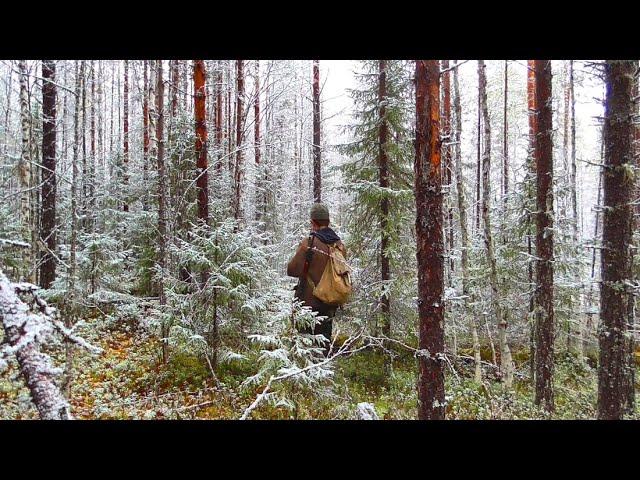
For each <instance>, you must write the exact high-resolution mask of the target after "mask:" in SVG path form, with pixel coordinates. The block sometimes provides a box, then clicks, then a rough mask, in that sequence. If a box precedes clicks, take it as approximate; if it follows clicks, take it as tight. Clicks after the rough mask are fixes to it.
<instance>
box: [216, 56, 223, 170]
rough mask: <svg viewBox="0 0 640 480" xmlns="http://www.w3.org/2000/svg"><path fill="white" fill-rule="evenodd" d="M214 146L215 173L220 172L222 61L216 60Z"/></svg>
mask: <svg viewBox="0 0 640 480" xmlns="http://www.w3.org/2000/svg"><path fill="white" fill-rule="evenodd" d="M216 148H217V151H218V158H217V163H216V175H217V176H218V177H219V175H220V174H221V173H222V163H223V162H222V155H223V152H222V63H221V62H218V69H217V71H216Z"/></svg>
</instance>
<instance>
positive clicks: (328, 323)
mask: <svg viewBox="0 0 640 480" xmlns="http://www.w3.org/2000/svg"><path fill="white" fill-rule="evenodd" d="M310 216H311V229H312V232H311V234H310V236H309V237H307V238H305V239H304V240H302V241H301V242H300V244H299V246H298V249H297V251H296V253H295V255H294V256H293V258H292V259H291V261H290V262H289V264H288V265H287V275H289V276H290V277H298V278H299V283H298V287H297V288H296V298H298V299H299V300H302V301H303V302H304V304H305V305H307V306H309V307H310V308H311V309H312V310H313V311H316V312H318V314H319V315H322V316H326V317H327V319H326V320H324V321H323V322H322V323H321V324H319V325H317V326H316V328H315V329H314V330H313V332H312V331H311V329H306V330H305V329H302V331H303V333H313V334H314V335H318V334H322V335H324V336H325V337H326V338H327V339H328V340H329V341H331V330H332V318H333V316H334V315H335V311H336V307H335V306H331V305H327V304H326V303H324V302H322V301H321V300H319V299H318V298H316V297H315V296H314V295H313V288H314V285H318V283H319V282H320V279H321V278H322V274H323V272H324V270H325V268H326V266H327V262H328V261H329V246H328V245H333V246H335V247H336V248H338V249H339V250H340V252H341V253H342V255H343V256H344V257H345V259H346V257H347V252H346V247H345V245H344V243H343V242H342V240H340V237H338V235H337V234H336V233H335V232H334V231H333V230H332V229H331V228H329V211H328V209H327V207H326V206H324V205H323V204H321V203H316V204H314V205H313V207H312V208H311V215H310ZM309 242H311V252H312V254H311V260H310V262H309V265H308V271H307V274H306V275H305V273H304V269H305V260H306V258H307V252H308V251H309ZM307 276H308V277H309V278H310V279H311V281H312V282H313V285H312V284H310V282H309V281H308V278H307Z"/></svg>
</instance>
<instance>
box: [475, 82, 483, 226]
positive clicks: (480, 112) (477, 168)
mask: <svg viewBox="0 0 640 480" xmlns="http://www.w3.org/2000/svg"><path fill="white" fill-rule="evenodd" d="M479 92H480V86H479V85H478V137H477V138H478V152H477V158H476V202H475V207H476V208H475V210H476V222H475V225H476V230H475V231H476V232H477V231H479V230H480V181H481V177H480V175H481V173H480V166H481V159H482V157H481V153H480V151H481V149H482V136H481V126H482V117H481V114H482V109H481V108H480V101H481V100H480V93H479Z"/></svg>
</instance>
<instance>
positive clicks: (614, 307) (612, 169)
mask: <svg viewBox="0 0 640 480" xmlns="http://www.w3.org/2000/svg"><path fill="white" fill-rule="evenodd" d="M635 70H636V63H635V62H634V61H620V60H607V61H606V63H605V82H606V97H605V123H604V140H605V172H604V205H603V212H604V215H603V222H602V252H601V270H602V282H601V284H600V321H601V329H600V335H599V345H600V361H599V364H598V419H601V420H616V419H620V418H622V416H623V410H624V404H625V395H626V392H625V382H626V381H627V379H628V372H627V369H628V367H629V362H628V350H627V343H628V342H627V340H626V338H625V336H626V334H627V331H626V330H627V318H628V317H627V313H628V302H629V299H628V296H629V295H630V294H631V292H630V291H629V284H630V283H631V282H632V280H633V277H632V271H631V252H630V249H631V241H632V235H633V228H634V219H633V207H632V205H631V202H632V200H633V192H634V173H633V172H632V170H631V167H632V165H633V159H634V152H633V148H632V143H631V142H632V138H633V134H634V127H633V119H632V115H633V113H634V112H633V83H634V81H633V75H634V72H635Z"/></svg>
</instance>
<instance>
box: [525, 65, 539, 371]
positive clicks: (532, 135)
mask: <svg viewBox="0 0 640 480" xmlns="http://www.w3.org/2000/svg"><path fill="white" fill-rule="evenodd" d="M535 73H536V72H535V64H534V61H533V60H528V61H527V114H528V120H529V155H528V165H527V174H526V175H527V181H525V192H526V194H527V198H526V201H527V204H529V203H532V202H533V199H532V198H531V197H532V194H530V191H531V186H530V182H531V181H532V175H533V173H534V170H535V168H536V167H535V150H536V115H537V113H536V75H535ZM531 209H533V206H532V207H531ZM531 215H532V214H531V212H529V213H528V214H527V254H528V258H529V262H528V265H527V271H528V274H529V285H531V287H532V288H533V285H534V281H533V265H532V262H531V258H532V254H533V250H532V248H531V236H532V229H533V227H532V223H533V222H532V218H531ZM534 312H535V289H534V290H533V293H532V294H531V296H530V297H529V323H530V332H529V338H530V341H529V346H530V357H529V358H530V362H529V367H530V370H531V381H532V382H533V383H535V377H536V375H535V372H536V361H535V355H536V342H535V336H536V335H535V333H536V328H535V326H536V323H535V314H534Z"/></svg>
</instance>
